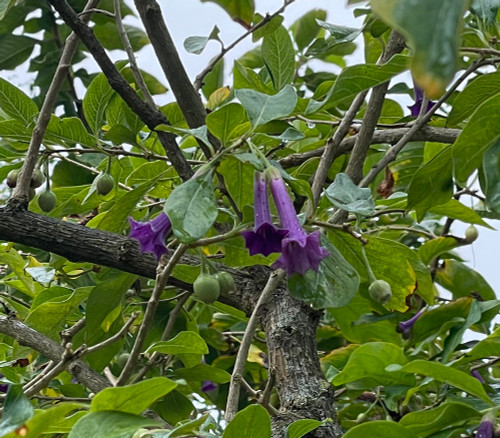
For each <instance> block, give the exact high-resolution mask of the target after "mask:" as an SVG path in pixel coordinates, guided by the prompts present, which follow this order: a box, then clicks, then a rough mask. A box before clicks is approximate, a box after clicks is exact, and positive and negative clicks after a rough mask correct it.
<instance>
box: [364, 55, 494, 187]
mask: <svg viewBox="0 0 500 438" xmlns="http://www.w3.org/2000/svg"><path fill="white" fill-rule="evenodd" d="M489 63H491V60H484V59H480V60H478V61H477V62H474V63H473V64H471V65H470V66H469V67H468V68H467V70H465V72H464V73H463V74H462V75H461V76H460V77H459V78H458V79H457V80H456V81H455V82H454V84H453V85H452V86H451V87H450V88H449V89H448V90H447V91H446V93H444V94H443V96H442V97H441V98H440V99H439V100H438V101H437V102H436V103H435V104H434V106H433V107H432V108H430V109H429V111H427V112H426V113H425V114H423V115H422V116H421V115H419V117H418V118H417V120H416V121H415V124H414V125H413V126H412V127H411V128H410V129H409V130H408V132H406V134H405V135H403V137H401V139H400V140H399V141H398V142H397V143H396V144H395V145H394V146H393V147H391V148H390V149H389V150H388V151H387V152H386V154H385V155H384V156H383V157H382V159H381V160H379V161H378V163H377V164H375V165H374V166H373V167H372V168H371V169H370V171H369V172H368V174H367V175H366V176H365V177H364V178H363V179H362V180H361V182H360V183H359V184H358V185H359V186H360V187H367V186H368V185H369V184H370V183H371V182H372V181H373V180H374V179H375V177H376V176H377V175H378V173H379V172H380V171H381V170H382V169H384V168H385V167H386V166H387V165H388V164H389V163H390V162H391V161H393V160H395V159H396V157H397V155H398V154H399V152H400V151H401V149H403V148H404V147H405V146H406V144H407V143H408V142H409V141H410V140H411V139H412V137H413V135H414V134H415V133H416V132H417V131H418V130H419V129H420V128H422V126H424V125H425V124H426V123H427V122H428V121H429V120H430V118H431V117H432V115H433V114H434V113H435V112H436V111H437V109H438V108H439V107H440V106H441V105H442V104H443V103H444V102H446V100H448V98H449V97H450V96H451V95H452V94H453V93H454V92H455V90H456V89H457V88H458V86H459V85H460V84H461V83H462V82H463V81H465V79H467V78H468V77H469V75H470V74H471V73H473V72H474V71H476V70H477V69H478V68H480V67H482V66H483V65H486V64H489Z"/></svg>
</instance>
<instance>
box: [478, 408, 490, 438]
mask: <svg viewBox="0 0 500 438" xmlns="http://www.w3.org/2000/svg"><path fill="white" fill-rule="evenodd" d="M494 423H495V417H494V415H493V414H491V412H489V413H487V414H486V415H485V416H484V417H483V418H482V420H481V423H480V424H479V427H478V428H477V431H476V438H493V437H494V436H495V424H494Z"/></svg>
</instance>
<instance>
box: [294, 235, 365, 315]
mask: <svg viewBox="0 0 500 438" xmlns="http://www.w3.org/2000/svg"><path fill="white" fill-rule="evenodd" d="M321 246H323V247H325V248H326V249H327V250H328V251H329V252H330V255H329V256H328V257H326V258H324V259H323V260H322V261H321V263H320V265H319V269H318V272H314V271H313V270H312V269H310V270H308V271H307V272H306V273H305V275H299V274H294V275H292V277H291V278H290V279H289V280H288V289H289V291H290V294H291V295H292V296H293V297H295V298H298V299H300V300H302V301H305V302H306V303H307V304H309V305H312V306H313V307H315V308H328V307H344V306H346V305H347V304H349V302H350V301H351V300H352V298H353V297H354V295H355V294H356V292H357V290H358V287H359V275H358V273H357V272H356V271H355V269H354V268H353V267H352V266H351V265H350V264H349V263H348V262H347V261H346V259H345V258H344V257H343V256H342V254H340V252H339V251H338V250H337V248H335V246H333V245H332V244H331V243H330V241H329V240H328V239H327V238H325V237H323V238H322V239H321Z"/></svg>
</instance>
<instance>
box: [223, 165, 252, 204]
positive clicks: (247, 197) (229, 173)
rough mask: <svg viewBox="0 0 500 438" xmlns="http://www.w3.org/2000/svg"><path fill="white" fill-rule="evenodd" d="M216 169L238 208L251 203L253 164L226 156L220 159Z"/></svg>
mask: <svg viewBox="0 0 500 438" xmlns="http://www.w3.org/2000/svg"><path fill="white" fill-rule="evenodd" d="M218 171H219V173H220V174H221V175H222V176H223V177H224V181H225V183H226V188H227V191H228V192H229V194H230V195H231V197H232V198H233V200H234V202H235V203H236V205H237V206H238V208H239V209H240V210H241V209H242V208H243V207H244V206H245V205H252V204H253V189H252V184H253V174H254V171H255V169H254V168H253V166H251V165H250V164H249V163H245V162H242V161H241V160H238V159H237V158H236V157H233V156H228V157H227V158H225V159H224V160H222V162H221V164H220V166H219V168H218Z"/></svg>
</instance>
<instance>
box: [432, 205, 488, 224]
mask: <svg viewBox="0 0 500 438" xmlns="http://www.w3.org/2000/svg"><path fill="white" fill-rule="evenodd" d="M429 211H430V212H431V213H437V214H441V215H443V216H447V217H449V218H451V219H457V220H459V221H462V222H465V223H467V224H477V225H482V226H483V227H486V228H489V229H494V228H493V227H492V226H491V225H489V224H488V223H487V222H485V221H484V220H483V218H482V217H481V216H479V214H477V213H476V212H475V211H474V210H473V209H472V208H469V207H467V206H465V205H464V204H462V203H461V202H459V201H457V200H456V199H450V200H449V201H448V202H447V203H446V204H442V205H438V206H436V207H432V208H431V209H430V210H429Z"/></svg>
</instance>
